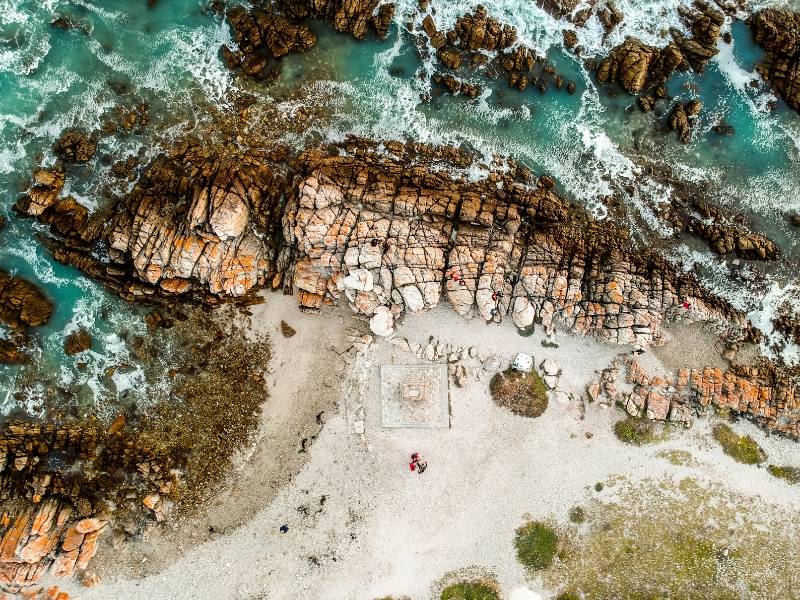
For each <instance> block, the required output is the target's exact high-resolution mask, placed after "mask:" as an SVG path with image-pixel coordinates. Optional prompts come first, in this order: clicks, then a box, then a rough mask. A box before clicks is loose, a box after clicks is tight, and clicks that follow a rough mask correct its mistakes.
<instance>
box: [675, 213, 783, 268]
mask: <svg viewBox="0 0 800 600" xmlns="http://www.w3.org/2000/svg"><path fill="white" fill-rule="evenodd" d="M691 207H692V209H694V211H696V215H695V214H692V215H689V218H688V219H687V222H686V230H687V231H688V232H690V233H692V234H693V235H696V236H697V237H699V238H702V239H704V240H706V241H707V242H708V245H709V247H710V248H711V249H712V250H713V251H714V252H716V253H717V254H723V255H725V254H734V255H736V256H738V257H739V258H743V259H745V260H775V259H777V258H778V256H779V255H780V248H778V246H777V245H776V244H775V242H773V241H772V240H770V239H768V238H767V237H766V236H763V235H761V234H759V233H755V232H753V231H749V230H748V229H747V228H746V227H744V225H743V224H742V223H736V222H731V220H730V219H729V218H727V217H726V215H724V214H723V212H722V211H721V210H720V209H719V208H717V207H715V206H713V205H711V204H708V203H706V202H702V201H699V200H693V201H692V202H691Z"/></svg>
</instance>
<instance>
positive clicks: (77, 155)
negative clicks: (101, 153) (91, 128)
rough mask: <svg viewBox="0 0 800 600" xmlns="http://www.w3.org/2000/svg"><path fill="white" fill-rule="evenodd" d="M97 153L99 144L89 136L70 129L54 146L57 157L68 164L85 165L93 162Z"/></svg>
mask: <svg viewBox="0 0 800 600" xmlns="http://www.w3.org/2000/svg"><path fill="white" fill-rule="evenodd" d="M96 151H97V142H96V141H95V140H94V139H92V137H90V136H89V135H87V134H85V133H83V132H81V131H77V130H74V129H68V130H66V131H64V132H63V133H62V134H61V137H59V138H58V141H56V143H55V146H53V152H54V153H55V155H56V156H57V157H58V158H60V159H61V160H63V161H64V162H67V163H85V162H88V161H89V160H91V158H92V157H93V156H94V153H95V152H96Z"/></svg>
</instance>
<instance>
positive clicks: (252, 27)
mask: <svg viewBox="0 0 800 600" xmlns="http://www.w3.org/2000/svg"><path fill="white" fill-rule="evenodd" d="M228 22H229V23H230V25H231V29H233V39H234V41H235V42H236V44H237V46H238V48H237V50H235V51H234V50H231V49H230V48H228V46H223V47H222V55H223V57H224V58H225V62H226V63H227V64H228V66H229V67H230V68H231V69H236V68H238V67H241V69H242V71H243V72H244V73H245V74H246V75H250V76H252V77H256V76H259V75H262V74H263V73H264V72H265V70H267V67H268V66H269V65H270V59H273V60H274V59H278V58H282V57H283V56H285V55H287V54H289V53H292V52H305V51H306V50H309V49H311V48H312V47H313V46H314V44H316V41H317V38H316V36H315V35H314V33H313V32H312V31H311V29H310V28H309V27H308V25H306V24H304V23H298V22H293V21H290V20H289V19H287V18H286V17H283V16H281V15H279V14H276V13H275V12H274V11H272V10H263V9H260V8H253V9H251V10H245V9H244V8H243V7H242V6H236V7H234V8H232V9H231V10H230V11H229V12H228Z"/></svg>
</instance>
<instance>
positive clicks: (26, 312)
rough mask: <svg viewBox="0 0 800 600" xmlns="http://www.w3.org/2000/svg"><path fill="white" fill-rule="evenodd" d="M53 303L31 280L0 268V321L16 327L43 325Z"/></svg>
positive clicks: (50, 312)
mask: <svg viewBox="0 0 800 600" xmlns="http://www.w3.org/2000/svg"><path fill="white" fill-rule="evenodd" d="M52 312H53V304H52V303H51V302H50V300H49V299H48V298H47V296H45V295H44V294H43V293H42V292H41V290H39V288H37V287H36V286H35V285H33V284H32V283H31V282H29V281H26V280H25V279H21V278H19V277H14V276H13V275H10V274H9V273H6V272H5V271H3V270H0V322H2V323H5V324H6V325H8V326H9V327H12V328H14V329H20V328H23V327H26V326H28V325H30V326H34V327H35V326H37V325H43V324H44V323H46V322H47V320H48V319H49V318H50V315H51V314H52Z"/></svg>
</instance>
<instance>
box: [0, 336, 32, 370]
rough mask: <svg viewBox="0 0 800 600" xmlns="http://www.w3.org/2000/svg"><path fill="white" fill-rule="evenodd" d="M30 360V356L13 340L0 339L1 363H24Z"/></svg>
mask: <svg viewBox="0 0 800 600" xmlns="http://www.w3.org/2000/svg"><path fill="white" fill-rule="evenodd" d="M30 360H31V359H30V356H28V355H27V354H26V353H25V351H23V350H22V349H21V348H20V347H19V346H18V345H17V344H15V343H14V342H13V341H11V340H4V339H0V364H6V365H22V364H27V363H29V362H30Z"/></svg>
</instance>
